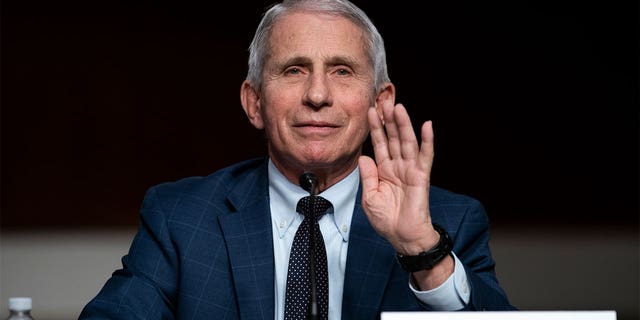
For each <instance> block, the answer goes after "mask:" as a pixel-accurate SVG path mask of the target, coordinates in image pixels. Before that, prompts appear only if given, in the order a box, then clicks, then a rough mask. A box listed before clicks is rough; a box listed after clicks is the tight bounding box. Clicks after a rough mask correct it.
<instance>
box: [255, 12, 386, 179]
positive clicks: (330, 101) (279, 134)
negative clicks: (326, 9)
mask: <svg viewBox="0 0 640 320" xmlns="http://www.w3.org/2000/svg"><path fill="white" fill-rule="evenodd" d="M364 41H365V40H364V33H363V31H362V30H361V29H359V28H358V27H357V26H356V25H355V24H353V23H352V22H350V21H348V20H346V19H344V18H339V17H335V16H329V15H314V14H309V13H293V14H290V15H287V16H285V17H284V18H283V19H282V20H280V21H279V22H278V23H277V24H276V25H275V27H274V29H273V31H272V34H271V55H270V56H269V57H268V59H267V61H266V64H265V70H264V76H263V86H262V88H261V90H260V91H259V92H257V97H256V101H255V107H256V112H255V117H253V118H252V117H251V115H250V114H249V113H250V112H249V111H247V113H248V114H249V118H250V120H251V122H252V123H253V124H254V126H256V127H257V128H259V129H261V128H264V129H265V132H266V134H267V137H268V140H269V154H270V156H271V158H272V159H273V161H274V162H275V163H276V165H277V166H278V167H279V168H280V169H281V170H284V171H293V172H291V174H292V175H293V174H297V172H298V171H300V170H322V169H327V168H332V170H343V171H351V170H352V169H353V168H355V166H356V165H357V158H358V156H359V155H360V152H361V145H362V143H363V141H364V140H365V139H366V136H367V134H368V132H369V125H368V121H367V109H368V108H370V107H373V106H374V105H375V101H376V96H375V90H374V88H373V80H374V78H373V66H372V64H371V62H370V60H369V59H368V57H367V54H366V51H365V47H364ZM246 109H247V108H246V107H245V110H246Z"/></svg>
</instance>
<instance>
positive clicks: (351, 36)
mask: <svg viewBox="0 0 640 320" xmlns="http://www.w3.org/2000/svg"><path fill="white" fill-rule="evenodd" d="M240 96H241V102H242V106H243V108H244V110H245V112H246V114H247V117H248V119H249V121H250V122H251V123H252V124H253V125H254V126H255V127H256V128H257V129H260V130H264V132H265V134H266V136H267V138H268V157H266V158H264V159H253V160H247V161H245V162H242V163H239V164H236V165H233V166H231V167H229V168H225V169H222V170H219V171H217V172H215V173H213V174H212V175H210V176H207V177H191V178H187V179H183V180H180V181H177V182H173V183H166V184H162V185H159V186H156V187H153V188H151V189H150V190H149V191H148V193H147V195H146V197H145V200H144V203H143V206H142V209H141V224H140V227H139V230H138V233H137V235H136V237H135V239H134V241H133V243H132V246H131V249H130V251H129V253H128V254H127V255H126V256H125V257H124V258H123V259H122V262H123V268H122V269H120V270H117V271H116V272H114V274H113V276H112V277H111V278H110V279H109V280H108V281H107V283H106V284H105V286H104V288H103V289H102V290H101V292H100V293H99V294H98V296H97V297H95V298H94V299H93V300H92V301H91V302H90V303H89V304H88V305H87V306H86V307H85V308H84V310H83V312H82V314H81V315H80V318H81V319H100V318H117V319H174V318H178V319H238V318H242V319H274V318H275V319H285V318H286V319H289V318H290V314H291V312H292V311H291V309H289V308H290V307H291V306H290V303H289V302H288V301H289V298H290V297H289V296H290V295H295V294H298V296H299V297H298V298H302V299H303V300H304V299H306V300H305V302H304V303H297V304H296V305H295V306H294V308H299V309H303V310H302V312H305V313H307V312H309V311H308V310H309V308H310V307H309V305H310V304H311V303H312V301H310V299H309V293H312V294H313V295H314V296H315V295H316V291H315V287H314V289H309V287H308V284H307V283H304V284H303V285H302V286H301V287H298V288H295V289H293V288H291V287H290V284H289V283H288V282H290V281H291V280H290V279H288V277H291V275H288V270H289V269H295V268H296V266H293V263H294V262H295V261H293V260H296V259H297V258H296V259H294V258H293V253H292V251H291V250H292V247H295V245H294V242H295V240H294V238H295V234H296V232H297V230H298V229H302V227H301V226H302V225H304V218H303V216H302V215H301V214H298V213H296V203H297V202H298V200H299V199H300V198H302V197H304V196H306V195H308V194H309V193H308V191H307V190H304V189H303V187H301V186H300V176H301V175H302V174H304V173H306V172H312V173H314V174H315V175H316V176H317V191H318V193H319V194H318V195H319V196H322V197H323V199H324V198H326V199H328V200H330V202H331V204H332V208H333V210H329V213H330V214H324V215H323V216H321V218H319V221H318V224H317V226H318V227H319V229H320V231H321V238H313V239H320V240H321V241H322V242H324V244H325V247H326V253H327V257H326V261H327V263H326V267H327V268H328V277H327V278H328V279H326V280H327V281H328V284H327V286H328V296H327V298H326V299H328V302H327V305H325V306H324V307H322V306H321V308H320V309H321V312H320V315H321V316H322V317H328V318H329V319H375V318H378V317H379V316H380V313H381V312H383V311H403V310H505V309H513V308H514V307H513V306H511V304H510V303H509V301H508V299H507V298H506V295H505V293H504V292H503V290H502V289H501V288H500V286H499V284H498V281H497V279H496V275H495V271H494V261H493V259H492V257H491V252H490V250H489V246H488V238H489V235H488V221H487V216H486V213H485V211H484V209H483V207H482V205H481V204H480V203H479V202H477V201H476V200H474V199H471V198H469V197H466V196H462V195H458V194H454V193H451V192H448V191H445V190H442V189H439V188H437V187H432V186H430V183H429V179H430V171H431V165H432V162H433V132H432V127H431V123H430V122H425V123H424V125H423V126H422V128H421V131H420V133H421V142H420V143H418V139H417V137H416V136H415V134H414V131H413V128H412V126H411V121H410V119H409V116H408V114H407V111H406V109H405V107H404V106H403V105H402V104H395V87H394V85H393V84H392V83H391V82H390V80H389V78H388V75H387V68H386V58H385V51H384V44H383V40H382V38H381V36H380V34H379V33H378V31H377V30H376V28H375V27H374V26H373V24H372V23H371V21H370V20H369V19H368V18H367V16H366V15H365V13H364V12H362V11H361V10H360V9H358V8H357V7H355V6H354V5H353V4H351V3H349V2H347V1H344V0H322V1H319V0H308V1H305V0H302V1H284V2H283V3H281V4H278V5H276V6H273V7H271V8H270V9H269V10H268V11H267V12H266V13H265V15H264V17H263V19H262V21H261V23H260V25H259V26H258V29H257V32H256V35H255V37H254V39H253V41H252V43H251V46H250V57H249V72H248V75H247V79H246V80H245V81H244V82H243V83H242V86H241V94H240ZM368 135H370V137H371V141H372V144H373V149H374V154H375V161H374V160H373V159H372V158H370V157H367V156H363V155H362V144H363V142H364V141H365V139H366V138H367V136H368ZM311 192H314V190H311ZM331 212H332V213H331ZM311 225H312V226H311V227H309V228H313V224H312V223H311ZM305 228H306V227H305ZM307 238H308V236H307ZM451 240H452V244H451ZM308 241H311V240H309V239H308ZM303 251H304V250H303ZM319 257H320V256H319ZM290 260H292V261H291V263H292V265H291V266H290V265H289V264H290ZM304 261H306V260H304ZM301 268H305V269H304V270H309V272H311V274H315V272H316V271H318V270H316V269H314V268H311V269H306V268H307V267H306V266H303V267H301ZM318 275H319V277H317V279H316V280H319V279H321V278H322V276H321V275H322V274H321V273H318ZM318 283H320V282H318ZM313 284H314V285H315V282H314V283H313ZM321 286H322V285H320V284H318V288H320V287H321ZM301 288H302V289H301ZM300 290H302V291H300ZM310 290H313V291H310ZM300 292H302V294H300ZM321 300H323V299H322V298H320V299H318V302H322V301H321ZM313 303H315V301H313ZM285 315H286V316H285Z"/></svg>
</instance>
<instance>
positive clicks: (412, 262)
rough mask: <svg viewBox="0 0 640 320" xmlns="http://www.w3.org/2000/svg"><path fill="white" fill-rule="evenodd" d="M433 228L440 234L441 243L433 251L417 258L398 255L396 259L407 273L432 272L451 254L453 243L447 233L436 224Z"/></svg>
mask: <svg viewBox="0 0 640 320" xmlns="http://www.w3.org/2000/svg"><path fill="white" fill-rule="evenodd" d="M433 228H434V229H435V230H436V231H437V232H438V233H439V234H440V241H438V244H437V245H436V246H435V247H433V248H432V249H431V250H429V251H423V252H420V253H419V254H418V255H417V256H405V255H401V254H396V258H397V259H398V262H399V263H400V266H402V269H404V270H405V271H407V272H416V271H420V270H431V269H433V267H434V266H435V265H436V264H438V262H440V261H442V259H444V258H445V257H446V256H448V255H449V254H450V253H451V249H452V248H453V242H451V238H450V237H449V234H448V233H447V231H446V230H444V228H443V227H441V226H439V225H437V224H435V223H434V224H433Z"/></svg>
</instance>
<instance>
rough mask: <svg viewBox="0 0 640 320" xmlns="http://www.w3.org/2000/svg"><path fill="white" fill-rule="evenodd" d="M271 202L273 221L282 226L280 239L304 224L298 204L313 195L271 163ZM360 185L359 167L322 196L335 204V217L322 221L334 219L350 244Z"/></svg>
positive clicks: (279, 234)
mask: <svg viewBox="0 0 640 320" xmlns="http://www.w3.org/2000/svg"><path fill="white" fill-rule="evenodd" d="M268 175H269V198H270V199H271V201H270V206H271V217H272V219H273V222H274V223H276V224H277V225H278V228H276V229H277V230H278V236H279V237H280V238H282V237H284V235H285V234H286V232H287V230H288V229H289V227H291V225H292V223H293V222H294V221H302V219H303V216H302V215H301V214H298V213H297V212H296V205H297V204H298V200H300V198H302V197H304V196H308V195H309V193H308V192H307V191H306V190H304V189H302V188H301V187H300V186H298V185H296V184H293V183H291V181H289V180H288V179H287V178H286V177H285V176H284V175H283V174H282V173H281V172H280V171H279V170H278V168H276V166H275V165H274V164H273V162H272V161H271V159H269V165H268ZM359 183H360V173H359V169H358V168H357V167H356V168H355V169H354V170H353V171H352V172H351V173H350V174H349V175H347V176H346V177H345V178H344V179H342V180H340V181H339V182H338V183H336V184H334V185H333V186H331V187H330V188H329V189H327V190H324V191H323V192H322V193H320V194H319V196H322V197H324V198H325V199H327V200H329V201H331V204H333V209H334V213H333V214H328V215H325V216H323V217H322V219H330V220H331V221H332V222H333V225H334V226H335V227H336V229H337V231H338V232H339V233H340V234H341V235H342V238H343V240H344V241H348V240H349V231H350V228H351V218H352V217H353V209H354V206H355V199H356V193H357V192H358V184H359Z"/></svg>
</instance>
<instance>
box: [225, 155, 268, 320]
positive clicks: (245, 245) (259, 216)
mask: <svg viewBox="0 0 640 320" xmlns="http://www.w3.org/2000/svg"><path fill="white" fill-rule="evenodd" d="M228 200H229V203H230V204H231V206H232V207H234V208H235V209H236V210H237V211H236V212H233V213H231V214H228V215H222V216H219V217H218V219H219V222H220V226H221V228H222V231H223V234H224V238H225V241H226V243H227V250H228V252H229V260H230V263H231V272H232V274H233V281H234V284H235V289H236V297H237V299H238V304H239V309H240V313H241V314H240V316H241V318H242V319H273V315H274V314H275V313H274V312H275V311H274V305H273V304H274V301H275V297H274V260H273V237H272V230H271V215H270V210H269V192H268V178H267V167H266V165H265V166H261V167H260V168H259V169H258V170H256V171H255V173H254V174H252V175H248V177H247V178H246V179H245V181H244V182H242V183H238V184H237V187H236V188H235V189H234V190H232V191H231V193H230V194H229V197H228Z"/></svg>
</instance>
